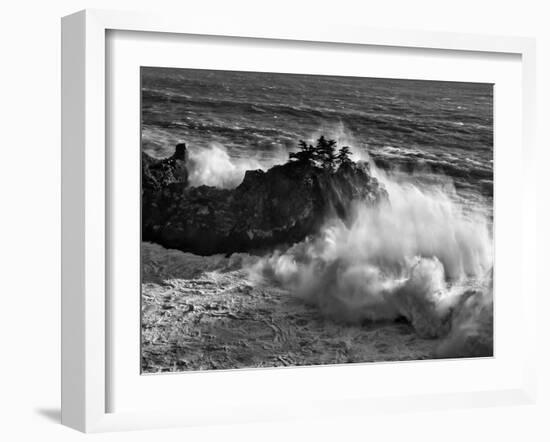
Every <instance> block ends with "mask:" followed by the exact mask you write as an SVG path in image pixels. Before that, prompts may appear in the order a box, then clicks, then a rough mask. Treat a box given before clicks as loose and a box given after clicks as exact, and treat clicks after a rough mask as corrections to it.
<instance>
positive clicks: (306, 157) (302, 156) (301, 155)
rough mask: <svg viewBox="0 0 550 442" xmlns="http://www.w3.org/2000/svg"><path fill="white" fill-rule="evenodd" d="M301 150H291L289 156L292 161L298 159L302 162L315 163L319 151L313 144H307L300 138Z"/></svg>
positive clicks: (297, 160)
mask: <svg viewBox="0 0 550 442" xmlns="http://www.w3.org/2000/svg"><path fill="white" fill-rule="evenodd" d="M299 146H300V150H299V151H298V152H290V154H289V155H288V158H289V160H290V161H292V160H296V162H298V163H302V164H315V160H316V159H317V152H316V151H315V148H314V147H313V146H312V145H311V144H307V143H306V142H305V141H304V140H300V143H299Z"/></svg>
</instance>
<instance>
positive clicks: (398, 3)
mask: <svg viewBox="0 0 550 442" xmlns="http://www.w3.org/2000/svg"><path fill="white" fill-rule="evenodd" d="M545 3H546V2H544V1H536V0H523V1H514V2H504V1H497V0H494V1H493V0H460V1H453V2H445V1H442V0H439V1H437V0H414V1H407V0H385V1H370V0H360V1H352V0H338V1H335V0H332V1H330V2H327V1H322V0H317V1H307V0H277V1H272V2H261V1H258V0H256V1H254V0H230V1H224V0H201V1H193V2H191V1H185V0H179V1H173V2H171V1H168V0H155V1H143V0H133V1H131V0H110V1H107V0H88V1H81V0H71V1H69V0H54V1H48V2H46V1H33V0H19V1H17V2H16V1H14V0H12V1H11V2H9V3H8V2H4V4H3V8H2V12H1V15H0V33H1V38H0V45H1V51H0V56H1V68H0V128H1V133H0V146H1V147H0V148H1V151H0V152H1V158H2V160H1V161H0V192H1V198H0V201H1V203H2V205H1V207H2V210H1V212H0V232H1V235H2V238H1V242H0V244H1V246H0V277H1V280H0V439H2V440H6V441H12V440H15V441H16V440H38V439H46V440H50V439H51V440H60V441H66V440H69V441H72V440H83V439H84V438H85V437H86V436H84V435H82V434H80V433H77V432H74V431H72V430H69V429H66V428H64V427H62V426H60V425H59V423H58V421H59V406H60V401H59V388H60V382H59V367H60V363H59V358H60V345H59V339H60V327H59V323H60V314H59V312H60V250H59V249H60V247H59V241H60V55H61V54H60V17H61V16H63V15H66V14H69V13H72V12H74V11H76V10H79V9H83V8H86V7H88V8H90V7H91V8H110V9H122V10H156V11H158V10H160V11H165V10H166V11H170V12H173V13H175V14H180V16H181V20H182V22H186V21H191V20H193V15H194V14H198V13H200V14H217V15H224V16H226V17H227V19H228V20H231V17H232V16H234V15H243V14H244V15H246V16H248V17H250V20H254V19H255V17H260V16H261V17H265V16H268V17H270V19H271V20H274V21H277V20H280V21H284V20H285V19H286V18H287V17H293V20H294V19H301V20H304V21H309V20H311V21H315V22H317V23H320V24H322V23H323V22H340V23H354V24H363V25H366V26H369V25H370V26H373V27H384V28H406V29H425V30H447V31H457V32H475V33H487V34H510V35H525V36H535V37H537V39H538V41H537V43H538V51H537V52H538V103H537V107H538V128H539V130H538V145H539V161H538V165H539V186H538V192H539V194H540V195H541V198H540V202H541V203H542V204H541V206H540V207H539V218H538V225H539V232H538V233H539V239H540V241H539V251H538V254H539V276H540V277H539V291H540V293H539V295H540V306H539V317H538V322H539V331H540V333H539V348H540V351H541V353H540V358H539V374H540V381H539V384H540V387H539V390H540V397H539V401H538V404H537V405H534V406H523V407H502V408H492V409H479V410H457V411H441V412H423V413H419V412H418V413H410V414H400V415H379V416H370V417H366V418H365V419H363V420H362V421H356V420H348V419H338V420H333V421H323V422H317V421H315V422H291V423H288V422H287V423H282V424H255V425H247V426H231V427H212V428H206V429H205V428H201V429H186V430H161V431H156V432H149V431H147V432H134V433H119V434H102V435H96V436H92V437H93V438H94V440H101V441H130V440H131V441H140V440H151V438H155V439H160V440H182V439H186V440H192V441H195V440H209V441H218V440H220V439H221V440H224V441H232V440H238V441H242V440H262V441H271V440H285V441H286V440H306V441H309V440H320V441H325V440H326V441H329V440H345V439H350V440H351V439H354V440H356V439H357V440H363V439H365V440H367V439H370V440H380V439H382V440H411V441H414V440H427V441H430V440H438V441H440V440H445V442H451V441H464V440H473V441H477V440H485V439H486V440H489V439H492V440H498V441H502V440H524V441H538V440H541V441H542V440H545V441H547V440H550V429H549V428H548V419H549V417H550V383H549V382H548V377H549V376H550V375H549V373H550V358H549V350H550V345H549V343H548V342H549V341H548V338H550V327H549V326H548V323H549V322H550V321H549V320H548V313H547V312H548V311H549V307H550V306H549V302H548V300H547V296H546V295H547V293H546V291H547V290H546V287H545V286H544V285H543V277H544V276H545V271H546V268H545V267H546V266H545V265H544V264H546V263H545V262H544V261H543V260H548V257H547V254H546V253H545V250H546V248H547V245H548V233H547V231H546V229H545V226H547V225H550V223H549V212H548V198H547V197H546V196H545V195H547V194H548V189H549V180H548V178H547V177H548V176H549V175H550V171H549V170H548V166H547V165H548V164H550V162H549V159H550V155H549V153H548V148H549V147H550V143H549V138H550V137H549V136H548V131H547V125H548V124H549V122H550V105H549V100H550V93H549V90H550V26H549V25H548V23H549V21H550V13H549V12H548V11H546V10H545ZM515 179H516V180H517V182H518V185H521V177H520V176H518V177H517V178H515ZM182 400H185V398H182ZM88 437H89V436H88Z"/></svg>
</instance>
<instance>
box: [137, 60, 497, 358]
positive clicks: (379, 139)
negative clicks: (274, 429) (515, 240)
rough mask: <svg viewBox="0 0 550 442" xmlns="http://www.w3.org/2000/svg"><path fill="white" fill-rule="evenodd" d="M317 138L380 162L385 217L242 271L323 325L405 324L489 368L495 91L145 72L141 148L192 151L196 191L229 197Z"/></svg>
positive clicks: (470, 86)
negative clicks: (227, 190)
mask: <svg viewBox="0 0 550 442" xmlns="http://www.w3.org/2000/svg"><path fill="white" fill-rule="evenodd" d="M321 134H323V135H325V136H328V137H330V138H334V139H336V140H337V141H338V142H339V145H342V144H347V145H349V146H351V147H352V150H353V151H354V153H355V154H356V153H357V152H359V153H366V154H368V155H369V156H370V158H371V159H373V160H374V161H375V163H376V166H377V167H373V169H372V170H373V173H375V174H377V177H378V179H379V180H381V182H382V183H383V184H384V186H385V187H386V189H387V191H388V194H389V200H390V204H389V205H384V206H382V207H378V208H368V207H365V208H362V211H359V212H358V213H359V216H358V217H357V219H355V220H354V222H353V223H352V224H351V225H347V224H344V223H342V222H336V223H334V222H333V223H328V224H327V225H326V226H324V227H323V229H321V231H320V232H319V233H318V235H317V236H315V237H314V238H308V239H306V240H304V241H303V242H301V243H297V244H295V245H293V246H292V247H290V248H289V249H288V250H286V251H279V250H277V251H275V252H273V253H271V254H267V255H266V256H264V257H262V258H261V260H260V261H259V262H258V263H256V265H255V266H253V268H252V269H250V268H249V269H247V271H251V272H252V274H254V275H260V276H261V277H262V278H263V277H265V275H269V278H271V279H273V280H274V281H272V282H274V283H276V285H277V286H282V287H285V288H286V289H287V290H288V291H289V293H293V294H295V295H297V296H299V297H302V298H304V299H307V300H308V301H309V302H313V303H314V304H315V305H317V306H318V307H319V309H320V311H322V312H323V313H324V314H326V315H327V316H329V317H336V318H337V319H338V320H344V321H349V322H354V321H357V320H360V319H365V318H366V319H369V320H393V319H396V318H398V317H400V316H404V317H406V318H407V319H408V320H409V321H410V322H411V324H413V326H414V328H415V330H416V331H417V333H418V334H419V335H421V336H431V337H440V338H442V337H445V339H446V340H447V341H445V342H446V344H445V345H446V346H447V350H445V351H444V352H443V353H442V354H445V355H448V356H449V355H453V356H476V355H477V356H479V355H485V356H487V355H490V354H492V318H493V314H492V305H493V304H492V303H493V293H492V267H493V239H492V195H493V87H492V85H490V84H474V83H456V82H433V81H411V80H392V79H374V78H350V77H326V76H304V75H288V74H272V73H245V72H222V71H201V70H185V69H159V68H143V69H142V148H143V150H144V151H146V152H147V153H149V154H151V155H153V156H157V157H165V156H168V155H170V154H171V153H172V151H173V149H174V146H175V145H176V144H177V143H179V142H185V143H187V145H188V147H189V149H190V151H191V161H190V164H189V166H190V169H191V170H190V180H191V185H194V183H195V184H197V185H198V184H208V185H217V186H222V187H231V186H235V185H237V184H238V183H239V182H240V181H239V180H240V179H242V176H243V174H244V170H246V169H251V168H258V167H263V168H266V167H269V165H271V164H273V163H276V162H280V161H286V159H287V158H288V151H289V150H295V149H296V148H297V144H298V141H299V140H300V139H306V140H312V139H314V138H315V137H317V136H319V135H321ZM388 171H389V172H388ZM472 209H473V210H472ZM478 209H481V210H478ZM467 293H470V294H467ZM471 293H475V294H473V295H472V294H471ZM392 339H393V338H392ZM392 342H393V341H392ZM472 342H474V343H475V345H474V346H473V347H472ZM392 345H393V344H392ZM405 353H406V352H405ZM405 353H403V354H402V355H401V357H402V359H410V358H411V357H417V356H410V355H409V356H407V354H405ZM361 358H363V356H361ZM377 358H378V356H377ZM364 360H370V359H369V358H366V359H364ZM332 362H335V361H332ZM325 363H330V361H325Z"/></svg>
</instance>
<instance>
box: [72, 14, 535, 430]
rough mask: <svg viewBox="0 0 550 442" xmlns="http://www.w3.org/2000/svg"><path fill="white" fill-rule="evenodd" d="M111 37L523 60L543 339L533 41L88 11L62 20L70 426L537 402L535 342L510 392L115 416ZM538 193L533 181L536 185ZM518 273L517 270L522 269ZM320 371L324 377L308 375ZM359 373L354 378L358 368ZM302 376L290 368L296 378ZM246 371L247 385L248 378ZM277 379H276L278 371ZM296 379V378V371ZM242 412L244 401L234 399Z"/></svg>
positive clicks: (525, 284) (527, 174)
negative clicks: (126, 34)
mask: <svg viewBox="0 0 550 442" xmlns="http://www.w3.org/2000/svg"><path fill="white" fill-rule="evenodd" d="M109 31H141V32H155V33H163V34H182V35H207V36H209V35H212V36H219V37H224V36H225V37H241V38H253V39H276V40H284V41H301V42H303V41H307V42H325V43H339V44H351V45H370V46H378V47H380V48H390V47H399V48H410V49H413V48H426V49H436V50H443V51H469V52H475V53H477V54H479V55H480V56H483V54H484V53H502V54H515V55H517V56H519V57H521V73H522V90H521V100H522V121H518V122H517V123H518V125H521V137H522V139H521V156H522V158H521V164H522V171H521V173H522V177H523V180H524V188H525V189H529V191H527V190H523V191H522V192H521V198H522V201H521V208H522V212H521V220H522V225H521V231H519V232H515V233H516V234H517V235H521V244H522V250H521V256H520V257H518V260H519V261H520V262H521V269H520V270H519V271H520V272H521V273H522V278H521V287H522V300H523V301H522V304H521V305H522V309H523V316H522V318H523V319H519V320H520V321H523V323H522V327H523V329H524V332H525V334H526V335H531V336H533V335H534V333H535V324H534V323H533V322H532V321H528V320H527V318H534V317H535V316H536V296H537V292H536V287H535V286H534V282H533V281H534V277H533V278H529V277H528V274H529V273H533V272H534V270H532V269H534V268H535V266H534V265H530V264H531V263H532V261H533V260H534V259H535V258H534V257H535V256H536V253H535V247H536V238H535V228H534V225H535V213H534V212H535V209H534V207H535V198H536V194H535V192H533V191H532V189H534V188H535V187H536V186H535V185H534V180H535V176H534V175H535V174H534V173H532V171H533V170H534V167H535V166H534V165H535V138H534V121H535V118H534V108H535V42H534V40H533V39H529V38H520V37H500V36H499V37H495V36H482V35H467V34H451V33H429V32H417V31H399V32H396V31H390V30H381V29H364V28H357V27H347V26H343V25H331V26H325V27H319V26H314V25H302V26H300V27H295V26H293V25H292V24H284V23H276V24H275V23H272V24H270V23H269V22H268V21H267V22H260V21H255V22H251V21H247V22H244V21H243V22H235V21H222V20H220V21H217V20H215V19H212V18H200V17H197V18H196V19H194V20H186V21H184V22H183V21H181V20H180V18H179V17H170V16H154V15H152V14H143V13H126V12H113V11H102V10H86V11H81V12H78V13H76V14H73V15H70V16H67V17H64V18H63V20H62V124H63V128H62V423H63V424H65V425H67V426H69V427H72V428H75V429H77V430H80V431H84V432H99V431H114V430H125V429H139V428H159V427H168V426H185V425H198V424H208V423H216V422H246V421H254V420H272V419H284V418H287V417H311V416H328V415H334V414H353V415H361V414H366V413H369V412H371V411H375V410H376V411H377V412H380V411H381V410H383V411H388V412H392V411H399V410H401V411H402V410H413V409H414V410H417V409H431V408H451V407H470V406H489V405H505V404H511V403H514V404H517V403H532V402H533V401H534V400H535V399H534V397H535V366H534V360H535V359H534V348H531V347H530V346H531V345H534V344H531V343H534V341H535V340H534V339H531V340H526V342H525V348H526V351H525V354H524V355H522V357H524V360H522V361H521V362H522V367H523V369H522V375H521V380H520V381H518V380H517V379H514V380H513V381H512V380H511V381H510V384H509V385H508V386H507V387H506V388H501V389H489V390H482V389H478V390H473V391H469V392H460V393H458V392H455V393H449V392H440V393H430V394H425V395H418V394H417V395H412V396H401V397H399V396H395V395H388V396H382V397H380V396H379V397H377V398H372V397H361V396H359V397H353V398H349V397H345V396H344V395H342V397H341V398H338V399H337V400H336V399H334V398H328V399H327V400H316V401H313V402H312V403H311V404H310V405H311V407H310V408H307V409H304V408H303V407H289V409H291V411H288V410H286V409H285V408H284V407H280V406H273V407H271V408H265V409H263V410H257V409H256V407H255V404H254V403H253V402H251V401H250V400H249V401H248V402H246V399H240V401H241V403H239V404H237V406H235V408H234V409H233V410H231V409H229V410H227V412H223V411H220V412H212V413H211V414H210V413H208V412H207V411H204V410H202V409H201V410H198V411H197V412H196V413H193V414H192V415H191V414H190V413H189V412H186V411H182V410H179V409H177V408H173V409H171V410H168V411H167V410H157V411H154V410H141V411H133V412H108V405H107V397H108V393H109V389H110V388H112V385H110V383H109V376H108V375H107V373H108V366H109V358H110V355H109V344H108V340H107V335H108V330H107V327H108V325H109V317H110V312H109V302H108V299H107V296H108V293H107V287H108V274H107V273H108V272H107V270H106V269H107V265H108V262H109V257H108V253H107V252H108V247H107V244H108V241H110V238H109V229H108V228H107V227H106V226H107V219H108V215H109V214H108V210H107V207H108V202H109V195H108V190H109V187H108V183H107V180H108V174H107V173H106V170H107V158H108V155H106V147H107V144H106V143H107V141H106V140H107V134H106V119H107V113H106V112H107V111H106V109H107V106H106V101H107V96H106V94H107V93H108V92H109V91H108V88H107V84H106V74H105V73H106V63H107V60H106V56H107V50H106V34H107V32H109ZM529 183H532V185H530V184H529ZM518 267H519V266H518ZM308 369H309V370H319V369H322V368H308ZM360 369H361V368H360V367H356V368H355V370H360ZM291 370H292V369H291ZM243 373H246V372H242V373H241V376H243V375H244V376H246V374H243ZM272 373H274V372H272ZM287 373H289V371H287ZM236 400H237V402H239V400H238V399H236Z"/></svg>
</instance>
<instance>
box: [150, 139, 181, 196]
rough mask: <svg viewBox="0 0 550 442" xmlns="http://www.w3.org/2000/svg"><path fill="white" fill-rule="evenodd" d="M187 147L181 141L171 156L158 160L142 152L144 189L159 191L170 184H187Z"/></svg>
mask: <svg viewBox="0 0 550 442" xmlns="http://www.w3.org/2000/svg"><path fill="white" fill-rule="evenodd" d="M186 164H187V148H186V146H185V144H183V143H181V144H178V145H177V146H176V151H175V152H174V154H173V155H172V156H171V157H170V158H166V159H162V160H158V159H155V158H153V157H150V156H149V155H147V154H146V153H144V152H142V153H141V187H142V190H144V191H157V190H160V189H162V188H164V187H166V186H167V185H168V184H179V185H180V186H183V187H185V186H187V184H188V182H189V174H188V172H187V166H186Z"/></svg>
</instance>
